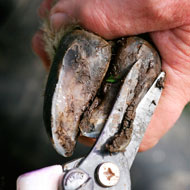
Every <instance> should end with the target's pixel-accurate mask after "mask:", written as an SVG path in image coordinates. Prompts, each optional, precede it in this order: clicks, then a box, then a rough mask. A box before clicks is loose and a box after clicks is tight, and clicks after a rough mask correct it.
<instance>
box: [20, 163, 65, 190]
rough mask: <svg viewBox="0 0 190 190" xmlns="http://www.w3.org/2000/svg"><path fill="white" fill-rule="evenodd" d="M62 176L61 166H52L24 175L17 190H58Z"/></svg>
mask: <svg viewBox="0 0 190 190" xmlns="http://www.w3.org/2000/svg"><path fill="white" fill-rule="evenodd" d="M62 174H63V170H62V166H61V165H55V166H50V167H46V168H42V169H39V170H36V171H33V172H29V173H26V174H23V175H21V176H19V177H18V179H17V190H29V189H36V190H37V189H40V190H57V189H58V184H59V179H60V178H61V177H62Z"/></svg>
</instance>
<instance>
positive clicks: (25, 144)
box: [0, 0, 190, 190]
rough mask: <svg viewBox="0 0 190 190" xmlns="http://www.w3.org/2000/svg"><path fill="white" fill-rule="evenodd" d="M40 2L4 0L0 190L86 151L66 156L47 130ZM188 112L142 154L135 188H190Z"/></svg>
mask: <svg viewBox="0 0 190 190" xmlns="http://www.w3.org/2000/svg"><path fill="white" fill-rule="evenodd" d="M40 2H41V0H34V1H31V0H30V1H29V0H1V1H0V72H1V74H0V148H1V152H0V159H1V162H0V190H12V189H16V179H17V177H18V176H19V175H20V174H22V173H26V172H28V171H31V170H35V169H38V168H42V167H46V166H50V165H54V164H63V163H64V162H66V161H68V160H70V159H73V158H76V157H80V156H83V155H85V154H86V152H88V149H86V151H84V148H83V147H82V145H78V146H77V151H76V152H75V154H74V155H73V156H72V157H71V158H69V159H64V158H62V157H61V156H59V155H58V154H57V153H56V152H55V150H54V149H53V147H52V145H51V143H50V141H49V139H48V137H47V135H46V132H45V128H44V125H43V121H42V104H43V92H44V86H45V82H46V75H47V73H46V71H45V69H44V67H43V66H42V64H41V63H40V60H39V59H38V57H36V56H35V55H34V53H33V52H32V49H31V38H32V36H33V34H34V33H35V31H36V30H37V29H38V28H39V26H40V20H39V18H38V16H37V9H38V7H39V5H40ZM189 115H190V107H189V106H186V107H185V109H184V111H183V113H182V115H181V117H180V119H179V120H178V121H177V123H176V125H175V126H174V127H173V129H172V130H171V131H170V132H169V133H168V134H167V135H166V136H164V137H163V138H162V140H161V141H160V142H159V144H158V145H157V146H156V147H155V148H153V149H152V150H149V151H147V152H145V153H139V154H138V156H137V158H136V160H135V162H134V165H133V167H132V169H131V178H132V184H133V185H132V186H133V187H132V189H133V190H142V189H145V190H171V189H172V190H179V189H180V190H190V148H189V147H190V138H189V136H190V116H189ZM81 149H82V150H83V151H81Z"/></svg>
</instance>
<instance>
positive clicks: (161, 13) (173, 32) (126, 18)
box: [33, 0, 190, 151]
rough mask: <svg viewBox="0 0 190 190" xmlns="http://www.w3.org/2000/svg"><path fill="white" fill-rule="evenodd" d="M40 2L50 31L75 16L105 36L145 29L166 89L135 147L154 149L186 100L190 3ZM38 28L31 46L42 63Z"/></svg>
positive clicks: (189, 72)
mask: <svg viewBox="0 0 190 190" xmlns="http://www.w3.org/2000/svg"><path fill="white" fill-rule="evenodd" d="M52 2H53V0H44V2H43V3H42V5H41V8H40V10H39V14H40V16H41V17H42V18H43V17H46V15H47V14H46V13H47V11H50V18H49V19H50V21H51V24H52V26H53V28H54V29H55V30H57V31H58V30H59V29H60V28H61V27H62V26H64V25H66V24H68V23H70V22H72V21H73V20H77V21H78V22H79V23H80V25H82V26H83V27H84V28H86V29H88V30H90V31H92V32H95V33H97V34H99V35H100V36H102V37H104V38H106V39H114V38H117V37H121V36H128V35H136V34H141V33H145V32H149V34H150V37H151V39H152V40H153V42H154V44H155V45H156V47H157V49H158V50H159V52H160V55H161V58H162V69H163V70H164V71H165V72H166V74H167V77H166V81H165V88H164V90H163V94H162V97H161V99H160V102H159V105H158V107H157V109H156V111H155V114H154V115H153V118H152V120H151V123H150V125H149V127H148V129H147V131H146V133H145V137H144V139H143V141H142V143H141V146H140V149H139V150H140V151H145V150H147V149H149V148H151V147H153V146H154V145H155V144H156V143H157V142H158V141H159V139H160V138H161V137H162V136H163V135H164V134H165V133H166V132H167V131H168V130H169V129H170V128H171V127H172V126H173V124H174V123H175V122H176V120H177V119H178V117H179V116H180V114H181V112H182V110H183V108H184V106H185V105H186V104H187V102H188V101H189V100H190V1H189V0H180V1H179V0H176V1H171V0H134V1H130V0H111V1H110V0H104V1H101V0H59V1H58V2H57V3H56V4H55V5H54V6H53V8H51V5H52ZM42 35H43V33H42V32H38V33H37V34H36V35H35V36H34V38H33V48H34V50H35V51H36V53H37V54H38V55H39V56H40V57H41V59H42V60H43V62H44V64H45V65H46V67H49V65H50V61H49V58H48V56H47V54H46V52H45V50H44V42H43V39H42Z"/></svg>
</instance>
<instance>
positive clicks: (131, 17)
mask: <svg viewBox="0 0 190 190" xmlns="http://www.w3.org/2000/svg"><path fill="white" fill-rule="evenodd" d="M61 14H63V17H62V16H60V15H61ZM65 15H68V17H70V18H71V17H72V18H75V19H77V20H78V21H79V23H80V24H81V25H82V26H83V27H85V28H86V29H88V30H90V31H93V32H95V33H97V34H99V35H101V36H103V37H105V38H108V39H111V38H116V37H120V36H125V35H135V34H140V33H144V32H152V31H158V30H165V29H170V28H175V27H178V26H181V25H183V24H185V23H188V22H190V1H189V0H180V1H179V0H177V1H165V0H133V1H131V0H104V1H102V0H80V1H79V0H69V1H68V0H60V1H58V3H57V4H56V5H55V6H54V8H53V9H52V11H51V21H52V24H53V26H54V27H55V28H59V27H60V26H61V24H64V23H65V21H64V18H65ZM68 17H66V19H68Z"/></svg>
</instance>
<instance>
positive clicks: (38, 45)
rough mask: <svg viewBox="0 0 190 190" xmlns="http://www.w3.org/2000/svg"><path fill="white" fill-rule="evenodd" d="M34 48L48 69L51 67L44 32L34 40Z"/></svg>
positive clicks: (38, 34) (40, 32) (36, 35)
mask: <svg viewBox="0 0 190 190" xmlns="http://www.w3.org/2000/svg"><path fill="white" fill-rule="evenodd" d="M32 48H33V50H34V52H35V53H36V54H37V55H38V56H39V57H40V58H41V60H42V61H43V64H44V65H45V67H46V68H49V66H50V59H49V56H48V55H47V53H46V51H45V49H44V41H43V32H42V31H38V32H37V33H36V34H35V35H34V37H33V39H32Z"/></svg>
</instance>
